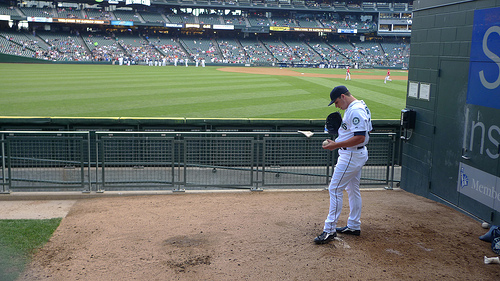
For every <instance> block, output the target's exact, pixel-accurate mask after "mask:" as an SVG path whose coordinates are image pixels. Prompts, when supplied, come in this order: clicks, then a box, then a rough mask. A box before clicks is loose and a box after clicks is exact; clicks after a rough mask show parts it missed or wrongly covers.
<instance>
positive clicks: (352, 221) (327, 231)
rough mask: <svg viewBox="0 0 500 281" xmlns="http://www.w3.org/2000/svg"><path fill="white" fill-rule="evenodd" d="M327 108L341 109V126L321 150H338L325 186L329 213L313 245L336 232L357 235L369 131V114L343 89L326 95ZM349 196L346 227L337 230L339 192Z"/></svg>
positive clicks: (323, 241) (331, 238) (334, 234)
mask: <svg viewBox="0 0 500 281" xmlns="http://www.w3.org/2000/svg"><path fill="white" fill-rule="evenodd" d="M330 99H331V102H330V104H329V105H328V106H330V105H332V104H335V107H337V108H340V109H342V110H345V112H344V117H343V118H342V125H341V126H340V128H339V130H338V137H337V138H336V139H335V141H332V140H327V141H328V144H324V145H323V148H324V149H328V150H334V149H339V152H338V153H339V158H338V159H337V165H336V166H335V170H334V171H333V175H332V179H331V181H330V185H329V187H328V190H329V193H330V210H329V212H328V216H327V218H326V220H325V225H324V228H323V233H321V234H320V235H319V236H318V237H316V238H315V239H314V242H315V243H316V244H325V243H328V242H329V241H331V240H333V238H335V237H336V236H337V233H343V234H352V235H356V236H359V235H360V234H361V220H360V218H361V193H360V191H359V183H360V179H361V168H363V166H364V165H365V163H366V161H367V160H368V150H367V149H366V144H367V143H368V141H369V139H370V136H369V132H370V131H371V130H372V122H371V113H370V110H369V109H368V107H367V106H366V104H365V103H364V102H363V101H361V100H357V99H356V98H355V97H354V96H352V95H351V93H350V92H349V90H348V89H347V88H346V87H345V86H337V87H335V88H334V89H333V90H332V91H331V93H330ZM344 190H346V191H347V195H348V196H349V209H350V211H349V219H348V220H347V226H345V227H339V228H337V222H338V218H339V216H340V212H341V211H342V201H343V191H344Z"/></svg>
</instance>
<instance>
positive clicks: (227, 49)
mask: <svg viewBox="0 0 500 281" xmlns="http://www.w3.org/2000/svg"><path fill="white" fill-rule="evenodd" d="M217 44H218V45H219V48H220V50H221V53H222V62H223V63H247V62H248V58H247V55H246V52H245V50H244V49H243V47H242V46H241V44H240V43H239V42H238V41H237V40H236V39H234V38H224V39H219V40H217Z"/></svg>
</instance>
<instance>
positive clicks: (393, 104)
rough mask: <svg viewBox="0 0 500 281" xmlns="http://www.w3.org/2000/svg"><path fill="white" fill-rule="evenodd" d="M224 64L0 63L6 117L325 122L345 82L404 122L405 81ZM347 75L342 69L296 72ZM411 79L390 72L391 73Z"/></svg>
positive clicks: (381, 113)
mask: <svg viewBox="0 0 500 281" xmlns="http://www.w3.org/2000/svg"><path fill="white" fill-rule="evenodd" d="M217 69H218V67H205V68H202V67H198V68H196V67H193V66H190V67H180V66H179V67H173V66H167V67H148V66H118V65H69V64H47V65H45V64H0V71H1V73H2V75H1V76H0V85H1V90H0V95H1V98H2V103H1V104H0V116H45V117H144V118H150V117H184V118H279V119H282V118H283V119H324V118H325V116H327V115H328V114H329V113H330V112H332V111H334V110H335V108H332V107H327V105H328V103H329V93H330V91H331V89H332V88H333V87H334V86H337V85H342V84H343V85H346V86H347V87H348V88H349V90H350V91H351V93H352V94H353V95H354V96H355V97H356V98H358V99H363V100H364V101H365V102H366V103H367V105H368V106H369V107H370V109H371V111H372V118H373V119H399V115H400V111H401V109H402V108H404V107H405V102H406V85H407V82H406V81H405V80H394V81H392V82H389V83H387V84H384V81H383V77H384V75H385V73H386V71H387V70H384V69H381V70H360V71H363V73H357V70H352V75H353V76H355V75H356V74H362V75H381V78H380V79H376V80H356V79H355V78H354V77H353V80H351V81H345V80H344V78H318V77H305V76H302V77H301V76H293V77H292V76H271V75H259V74H243V73H230V72H223V71H218V70H217ZM293 70H294V71H298V72H307V73H327V74H342V75H345V70H343V69H338V70H336V69H293ZM398 75H402V76H407V73H406V72H404V71H397V70H392V71H391V76H392V77H395V76H398Z"/></svg>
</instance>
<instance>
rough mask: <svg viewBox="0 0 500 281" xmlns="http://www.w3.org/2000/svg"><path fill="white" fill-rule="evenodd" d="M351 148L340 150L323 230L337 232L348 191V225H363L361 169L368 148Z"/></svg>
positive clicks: (358, 226)
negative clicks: (344, 194)
mask: <svg viewBox="0 0 500 281" xmlns="http://www.w3.org/2000/svg"><path fill="white" fill-rule="evenodd" d="M348 149H350V150H339V158H338V160H337V165H336V166H335V169H334V171H333V175H332V180H331V181H330V186H329V188H328V190H329V192H330V210H329V212H328V216H327V218H326V220H325V227H324V228H323V231H325V232H328V233H332V232H335V228H336V227H337V222H338V219H339V216H340V213H341V211H342V202H343V192H344V190H346V191H347V196H348V197H349V209H350V211H349V219H348V220H347V226H348V227H349V228H351V229H360V227H361V205H362V201H361V193H360V191H359V182H360V179H361V169H362V168H363V166H364V165H365V163H366V161H367V160H368V150H367V149H366V147H363V148H362V149H357V150H356V148H354V150H351V148H348Z"/></svg>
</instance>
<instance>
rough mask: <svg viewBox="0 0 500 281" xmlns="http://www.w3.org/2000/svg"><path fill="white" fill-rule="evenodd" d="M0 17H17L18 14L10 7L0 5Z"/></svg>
mask: <svg viewBox="0 0 500 281" xmlns="http://www.w3.org/2000/svg"><path fill="white" fill-rule="evenodd" d="M0 15H11V16H19V13H18V12H17V9H15V8H14V7H12V6H7V5H4V4H0Z"/></svg>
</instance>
